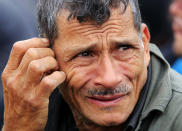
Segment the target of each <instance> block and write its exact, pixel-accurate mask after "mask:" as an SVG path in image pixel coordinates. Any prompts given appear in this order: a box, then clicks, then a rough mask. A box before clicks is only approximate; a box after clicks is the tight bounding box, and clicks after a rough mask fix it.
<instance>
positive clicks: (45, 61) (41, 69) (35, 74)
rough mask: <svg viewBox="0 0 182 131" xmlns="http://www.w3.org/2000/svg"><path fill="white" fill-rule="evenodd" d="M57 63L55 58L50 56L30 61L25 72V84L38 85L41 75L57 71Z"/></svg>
mask: <svg viewBox="0 0 182 131" xmlns="http://www.w3.org/2000/svg"><path fill="white" fill-rule="evenodd" d="M57 69H58V63H57V61H56V59H55V58H53V57H51V56H47V57H44V58H42V59H38V60H34V61H32V62H31V63H30V64H29V66H28V70H27V74H26V79H25V83H27V84H38V83H40V80H41V79H42V76H43V74H45V73H46V72H48V71H50V70H57Z"/></svg>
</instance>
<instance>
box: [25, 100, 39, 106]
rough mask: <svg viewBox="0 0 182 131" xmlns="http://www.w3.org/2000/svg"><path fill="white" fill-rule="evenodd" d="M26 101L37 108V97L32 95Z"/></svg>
mask: <svg viewBox="0 0 182 131" xmlns="http://www.w3.org/2000/svg"><path fill="white" fill-rule="evenodd" d="M26 103H27V104H28V105H29V106H30V107H33V108H37V107H38V104H37V99H36V98H35V97H30V98H29V99H28V100H26Z"/></svg>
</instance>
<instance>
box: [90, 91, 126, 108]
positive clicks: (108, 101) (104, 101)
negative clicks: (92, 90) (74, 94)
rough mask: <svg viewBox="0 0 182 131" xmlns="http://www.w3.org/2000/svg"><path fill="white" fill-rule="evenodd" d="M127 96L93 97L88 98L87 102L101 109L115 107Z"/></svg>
mask: <svg viewBox="0 0 182 131" xmlns="http://www.w3.org/2000/svg"><path fill="white" fill-rule="evenodd" d="M126 95H127V94H122V95H114V96H93V97H88V101H89V102H90V103H92V104H95V105H97V106H101V107H110V106H116V105H117V104H118V103H119V102H120V101H121V100H122V99H123V98H124V97H125V96H126Z"/></svg>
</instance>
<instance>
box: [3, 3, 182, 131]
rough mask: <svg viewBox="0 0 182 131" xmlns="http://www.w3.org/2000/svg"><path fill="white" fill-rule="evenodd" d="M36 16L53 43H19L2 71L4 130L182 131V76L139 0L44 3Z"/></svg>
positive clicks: (37, 41)
mask: <svg viewBox="0 0 182 131" xmlns="http://www.w3.org/2000/svg"><path fill="white" fill-rule="evenodd" d="M38 16H39V24H40V25H39V27H40V32H41V34H42V36H44V37H47V38H48V39H49V40H47V39H39V38H34V39H30V40H25V41H21V42H17V43H15V45H14V47H13V49H12V52H11V55H10V59H9V61H8V64H7V66H6V68H5V70H4V72H3V75H2V80H3V85H4V97H5V124H4V128H3V130H4V131H10V130H16V131H19V130H26V131H29V130H31V131H37V130H44V128H45V130H46V131H59V130H60V131H74V130H80V131H83V130H84V131H85V130H88V131H93V130H96V131H107V130H108V131H112V130H113V131H117V130H119V131H120V130H125V131H133V130H143V131H146V130H149V131H156V130H159V131H161V130H165V131H181V129H182V125H181V118H182V105H181V102H182V88H181V85H182V82H181V77H180V76H179V75H178V74H176V73H175V72H174V71H172V70H171V69H170V67H169V65H168V64H167V62H166V61H165V60H164V59H163V57H162V55H161V54H160V52H159V50H158V49H157V48H156V47H155V46H154V45H151V47H150V51H149V40H150V34H149V31H148V28H147V26H146V25H145V24H141V18H140V13H139V8H138V3H137V1H136V0H130V1H124V0H123V1H122V0H121V1H119V0H111V1H109V0H87V1H85V0H83V1H82V0H74V1H71V0H69V1H67V0H65V1H60V0H40V3H39V11H38ZM48 47H52V48H48ZM63 72H64V73H63ZM56 87H58V89H59V90H58V89H55V88H56ZM54 89H55V90H54ZM53 90H54V91H53ZM52 92H53V94H52V95H51V93H52ZM49 96H50V99H49ZM48 105H49V106H48ZM48 108H49V110H48Z"/></svg>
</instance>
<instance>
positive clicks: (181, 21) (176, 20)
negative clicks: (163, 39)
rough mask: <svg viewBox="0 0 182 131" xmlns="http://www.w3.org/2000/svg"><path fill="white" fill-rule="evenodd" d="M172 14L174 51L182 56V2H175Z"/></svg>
mask: <svg viewBox="0 0 182 131" xmlns="http://www.w3.org/2000/svg"><path fill="white" fill-rule="evenodd" d="M170 13H171V16H172V17H173V31H174V45H173V47H174V51H175V53H176V54H177V55H182V0H173V2H172V3H171V5H170Z"/></svg>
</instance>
